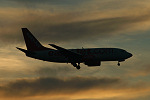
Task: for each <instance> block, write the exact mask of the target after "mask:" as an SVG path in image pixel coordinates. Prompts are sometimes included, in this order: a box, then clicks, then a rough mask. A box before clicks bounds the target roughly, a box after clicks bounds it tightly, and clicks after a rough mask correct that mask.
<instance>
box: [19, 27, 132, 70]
mask: <svg viewBox="0 0 150 100" xmlns="http://www.w3.org/2000/svg"><path fill="white" fill-rule="evenodd" d="M22 32H23V36H24V40H25V44H26V47H27V50H25V49H22V48H19V47H16V48H17V49H19V50H20V51H22V52H24V53H25V54H26V56H28V57H31V58H35V59H39V60H43V61H49V62H58V63H71V64H72V65H73V66H74V67H76V68H77V69H80V63H84V64H85V65H87V66H90V67H92V66H100V65H101V62H102V61H118V66H120V62H122V61H125V60H126V59H128V58H130V57H132V54H131V53H129V52H127V51H125V50H123V49H119V48H82V49H65V48H62V47H60V46H57V45H55V44H49V45H50V46H52V47H53V48H55V49H51V48H47V47H44V46H43V45H42V44H41V43H40V42H39V41H38V40H37V39H36V38H35V37H34V36H33V35H32V33H31V32H30V31H29V30H28V29H27V28H22Z"/></svg>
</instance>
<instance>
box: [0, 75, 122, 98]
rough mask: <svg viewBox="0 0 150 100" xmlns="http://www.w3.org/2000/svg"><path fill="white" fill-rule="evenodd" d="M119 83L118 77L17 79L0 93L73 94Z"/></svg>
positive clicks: (11, 94)
mask: <svg viewBox="0 0 150 100" xmlns="http://www.w3.org/2000/svg"><path fill="white" fill-rule="evenodd" d="M119 84H121V80H120V79H118V78H94V77H93V78H86V77H74V78H69V79H61V78H59V79H58V78H38V79H33V80H31V79H30V80H25V79H24V80H23V79H22V80H18V81H16V82H12V83H9V84H8V85H6V86H1V87H0V93H3V95H4V96H8V97H12V96H14V97H20V96H33V95H40V94H41V95H44V94H48V93H49V95H50V94H52V95H54V94H56V95H57V94H64V95H65V94H75V93H77V92H80V91H87V90H90V89H101V90H103V89H111V88H114V87H115V86H118V85H119Z"/></svg>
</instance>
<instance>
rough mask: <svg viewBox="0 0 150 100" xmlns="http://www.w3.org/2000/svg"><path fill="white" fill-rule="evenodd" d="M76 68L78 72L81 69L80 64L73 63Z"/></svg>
mask: <svg viewBox="0 0 150 100" xmlns="http://www.w3.org/2000/svg"><path fill="white" fill-rule="evenodd" d="M71 64H72V65H73V66H74V67H76V68H77V69H78V70H79V69H80V63H78V64H76V63H71Z"/></svg>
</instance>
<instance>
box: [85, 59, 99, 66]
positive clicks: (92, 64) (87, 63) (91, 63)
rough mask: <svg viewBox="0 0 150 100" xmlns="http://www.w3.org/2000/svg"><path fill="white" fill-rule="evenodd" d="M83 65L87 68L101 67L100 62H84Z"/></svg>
mask: <svg viewBox="0 0 150 100" xmlns="http://www.w3.org/2000/svg"><path fill="white" fill-rule="evenodd" d="M84 64H85V65H87V66H100V65H101V62H100V61H91V60H89V61H86V62H84Z"/></svg>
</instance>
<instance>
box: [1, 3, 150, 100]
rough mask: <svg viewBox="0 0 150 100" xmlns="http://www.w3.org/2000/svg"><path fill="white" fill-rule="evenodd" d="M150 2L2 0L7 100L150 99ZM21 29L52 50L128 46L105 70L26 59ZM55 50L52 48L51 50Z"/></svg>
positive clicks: (3, 81) (3, 83) (3, 79)
mask: <svg viewBox="0 0 150 100" xmlns="http://www.w3.org/2000/svg"><path fill="white" fill-rule="evenodd" d="M149 12H150V0H0V45H1V46H0V99H1V100H26V99H28V100H150V62H149V59H150V56H149V55H150V52H149V51H150V46H149V44H150V13H149ZM21 28H28V29H29V30H30V31H31V32H32V33H33V34H34V36H35V37H36V38H37V39H38V40H39V41H40V42H41V43H42V44H43V45H44V46H46V47H49V45H48V44H50V43H52V44H53V43H54V44H56V45H59V46H62V47H64V48H67V49H70V48H82V47H84V48H111V47H113V48H122V49H125V50H127V51H128V52H130V53H132V54H133V57H132V58H130V59H127V60H126V61H125V62H121V66H120V67H118V66H117V62H102V65H101V66H99V67H87V66H85V65H84V64H81V69H80V70H76V68H74V67H73V66H72V65H71V64H61V63H52V62H43V61H40V60H35V59H32V58H28V57H26V56H25V55H24V54H23V53H22V52H20V51H18V50H17V49H16V47H21V48H26V47H25V43H24V40H23V36H22V32H21ZM49 48H51V47H49Z"/></svg>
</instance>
